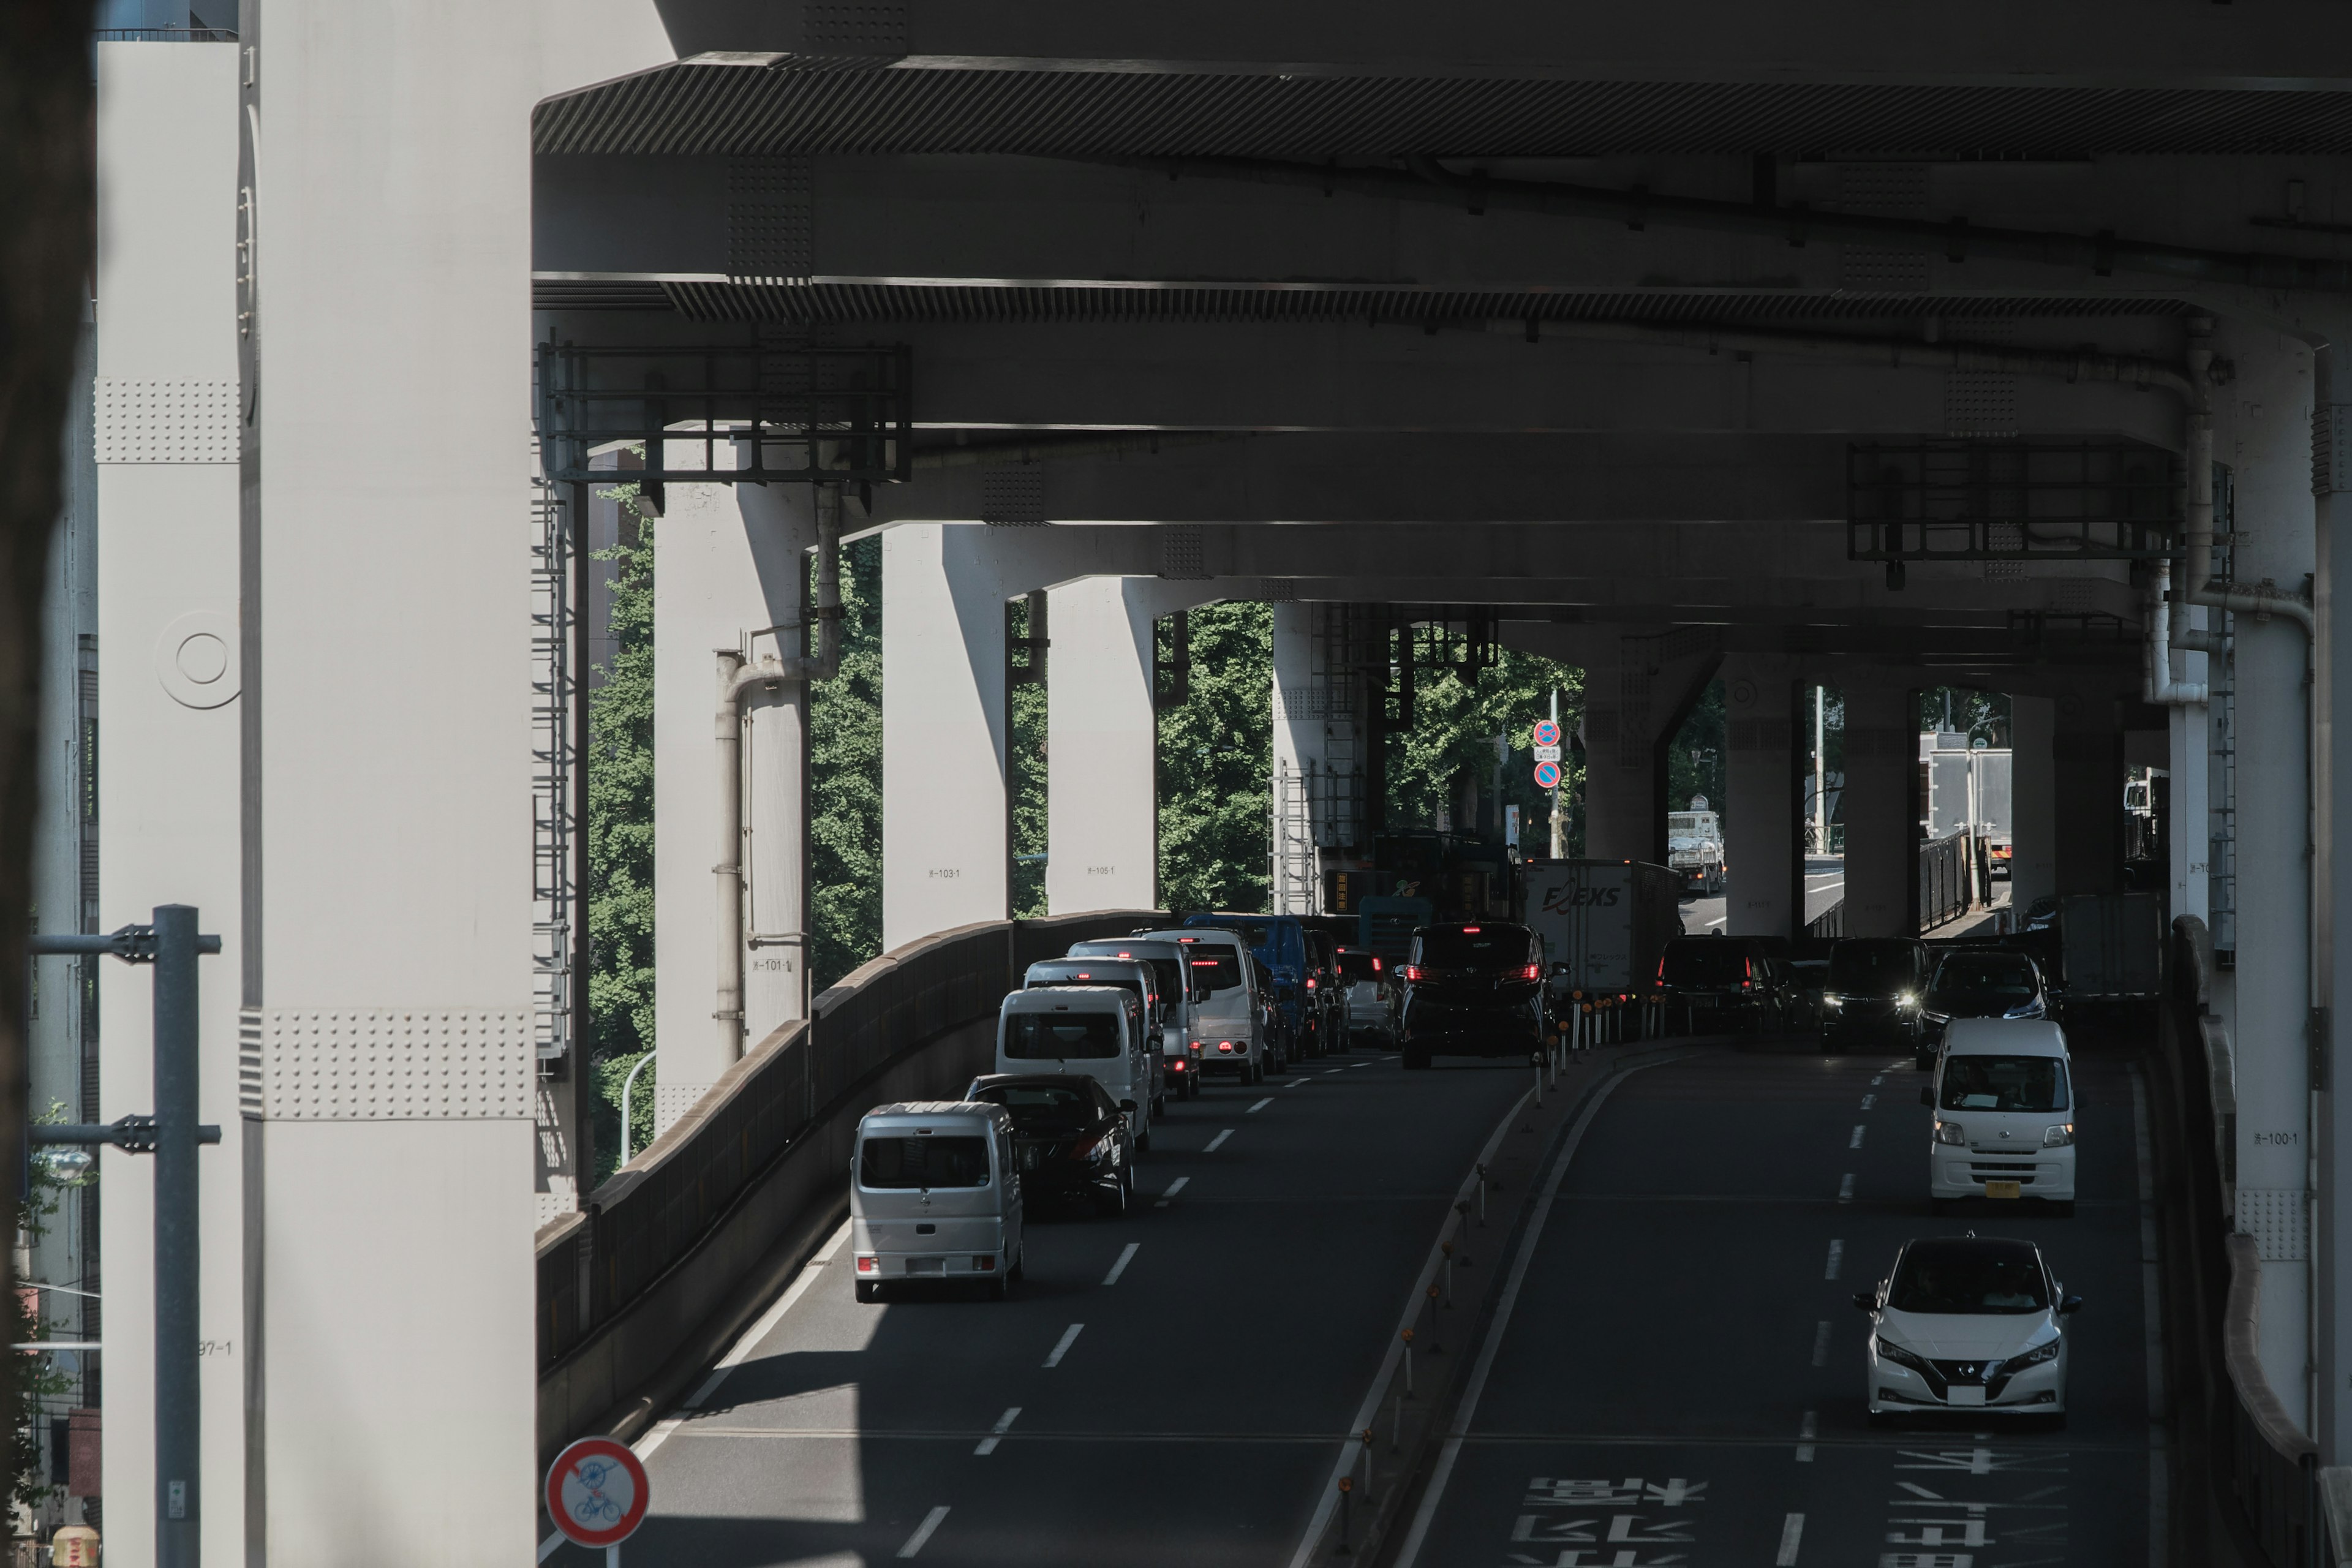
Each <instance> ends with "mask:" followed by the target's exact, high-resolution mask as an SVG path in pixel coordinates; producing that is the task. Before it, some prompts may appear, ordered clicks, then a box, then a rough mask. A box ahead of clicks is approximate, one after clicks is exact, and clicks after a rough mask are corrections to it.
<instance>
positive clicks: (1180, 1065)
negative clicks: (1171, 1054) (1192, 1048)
mask: <svg viewBox="0 0 2352 1568" xmlns="http://www.w3.org/2000/svg"><path fill="white" fill-rule="evenodd" d="M1168 1070H1169V1071H1170V1072H1182V1071H1183V1070H1184V1058H1182V1057H1178V1058H1176V1059H1175V1061H1174V1062H1173V1063H1171V1064H1170V1066H1169V1068H1168Z"/></svg>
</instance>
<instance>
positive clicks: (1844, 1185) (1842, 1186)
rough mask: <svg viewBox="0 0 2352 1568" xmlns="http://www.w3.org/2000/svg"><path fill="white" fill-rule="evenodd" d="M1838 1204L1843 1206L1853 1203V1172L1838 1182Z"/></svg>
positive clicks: (1846, 1174)
mask: <svg viewBox="0 0 2352 1568" xmlns="http://www.w3.org/2000/svg"><path fill="white" fill-rule="evenodd" d="M1838 1202H1840V1203H1842V1204H1850V1203H1852V1202H1853V1172H1852V1171H1848V1172H1847V1173H1845V1175H1844V1176H1843V1178H1842V1179H1841V1180H1840V1181H1839V1182H1838Z"/></svg>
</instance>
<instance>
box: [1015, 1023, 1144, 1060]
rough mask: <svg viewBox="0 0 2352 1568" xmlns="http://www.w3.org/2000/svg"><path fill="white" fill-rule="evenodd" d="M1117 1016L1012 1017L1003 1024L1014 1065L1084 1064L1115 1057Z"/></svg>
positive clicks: (1117, 1045) (1117, 1046)
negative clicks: (1031, 1062) (1024, 1062)
mask: <svg viewBox="0 0 2352 1568" xmlns="http://www.w3.org/2000/svg"><path fill="white" fill-rule="evenodd" d="M1118 1050H1119V1038H1118V1014H1116V1013H1059V1012H1056V1013H1015V1014H1013V1016H1011V1017H1009V1018H1007V1019H1005V1020H1004V1054H1005V1055H1006V1056H1008V1057H1010V1058H1013V1060H1014V1061H1033V1062H1034V1061H1083V1060H1087V1059H1090V1058H1098V1057H1116V1056H1118Z"/></svg>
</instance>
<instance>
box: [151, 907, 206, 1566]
mask: <svg viewBox="0 0 2352 1568" xmlns="http://www.w3.org/2000/svg"><path fill="white" fill-rule="evenodd" d="M154 929H155V1562H156V1563H157V1568H196V1564H197V1563H199V1562H200V1561H201V1560H202V1544H203V1543H202V1539H201V1528H200V1525H199V1523H198V1521H199V1520H200V1518H201V1517H202V1508H201V1501H202V1499H201V1494H200V1488H199V1482H200V1480H201V1479H202V1477H201V1472H200V1469H199V1466H200V1464H201V1453H200V1450H199V1447H198V1444H199V1442H200V1441H201V1436H202V1411H203V1406H202V1403H201V1401H202V1394H201V1392H200V1389H199V1385H198V1384H197V1381H196V1341H197V1338H198V1324H197V1316H196V1285H197V1278H198V1273H197V1270H198V1255H197V1235H196V911H195V910H194V909H193V908H191V907H190V906H189V905H186V904H162V905H158V906H157V907H156V910H155V928H154Z"/></svg>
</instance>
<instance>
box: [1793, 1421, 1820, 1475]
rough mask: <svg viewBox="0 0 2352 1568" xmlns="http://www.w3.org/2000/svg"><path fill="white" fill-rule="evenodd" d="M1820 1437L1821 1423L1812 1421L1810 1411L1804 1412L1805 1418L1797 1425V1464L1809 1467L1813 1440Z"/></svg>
mask: <svg viewBox="0 0 2352 1568" xmlns="http://www.w3.org/2000/svg"><path fill="white" fill-rule="evenodd" d="M1820 1435H1821V1423H1820V1422H1819V1421H1817V1420H1816V1419H1814V1416H1813V1413H1812V1412H1811V1411H1810V1410H1808V1411H1806V1412H1805V1418H1804V1419H1803V1420H1802V1421H1800V1422H1798V1423H1797V1463H1799V1464H1801V1465H1810V1464H1811V1463H1812V1462H1813V1439H1814V1438H1815V1437H1817V1436H1820Z"/></svg>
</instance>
